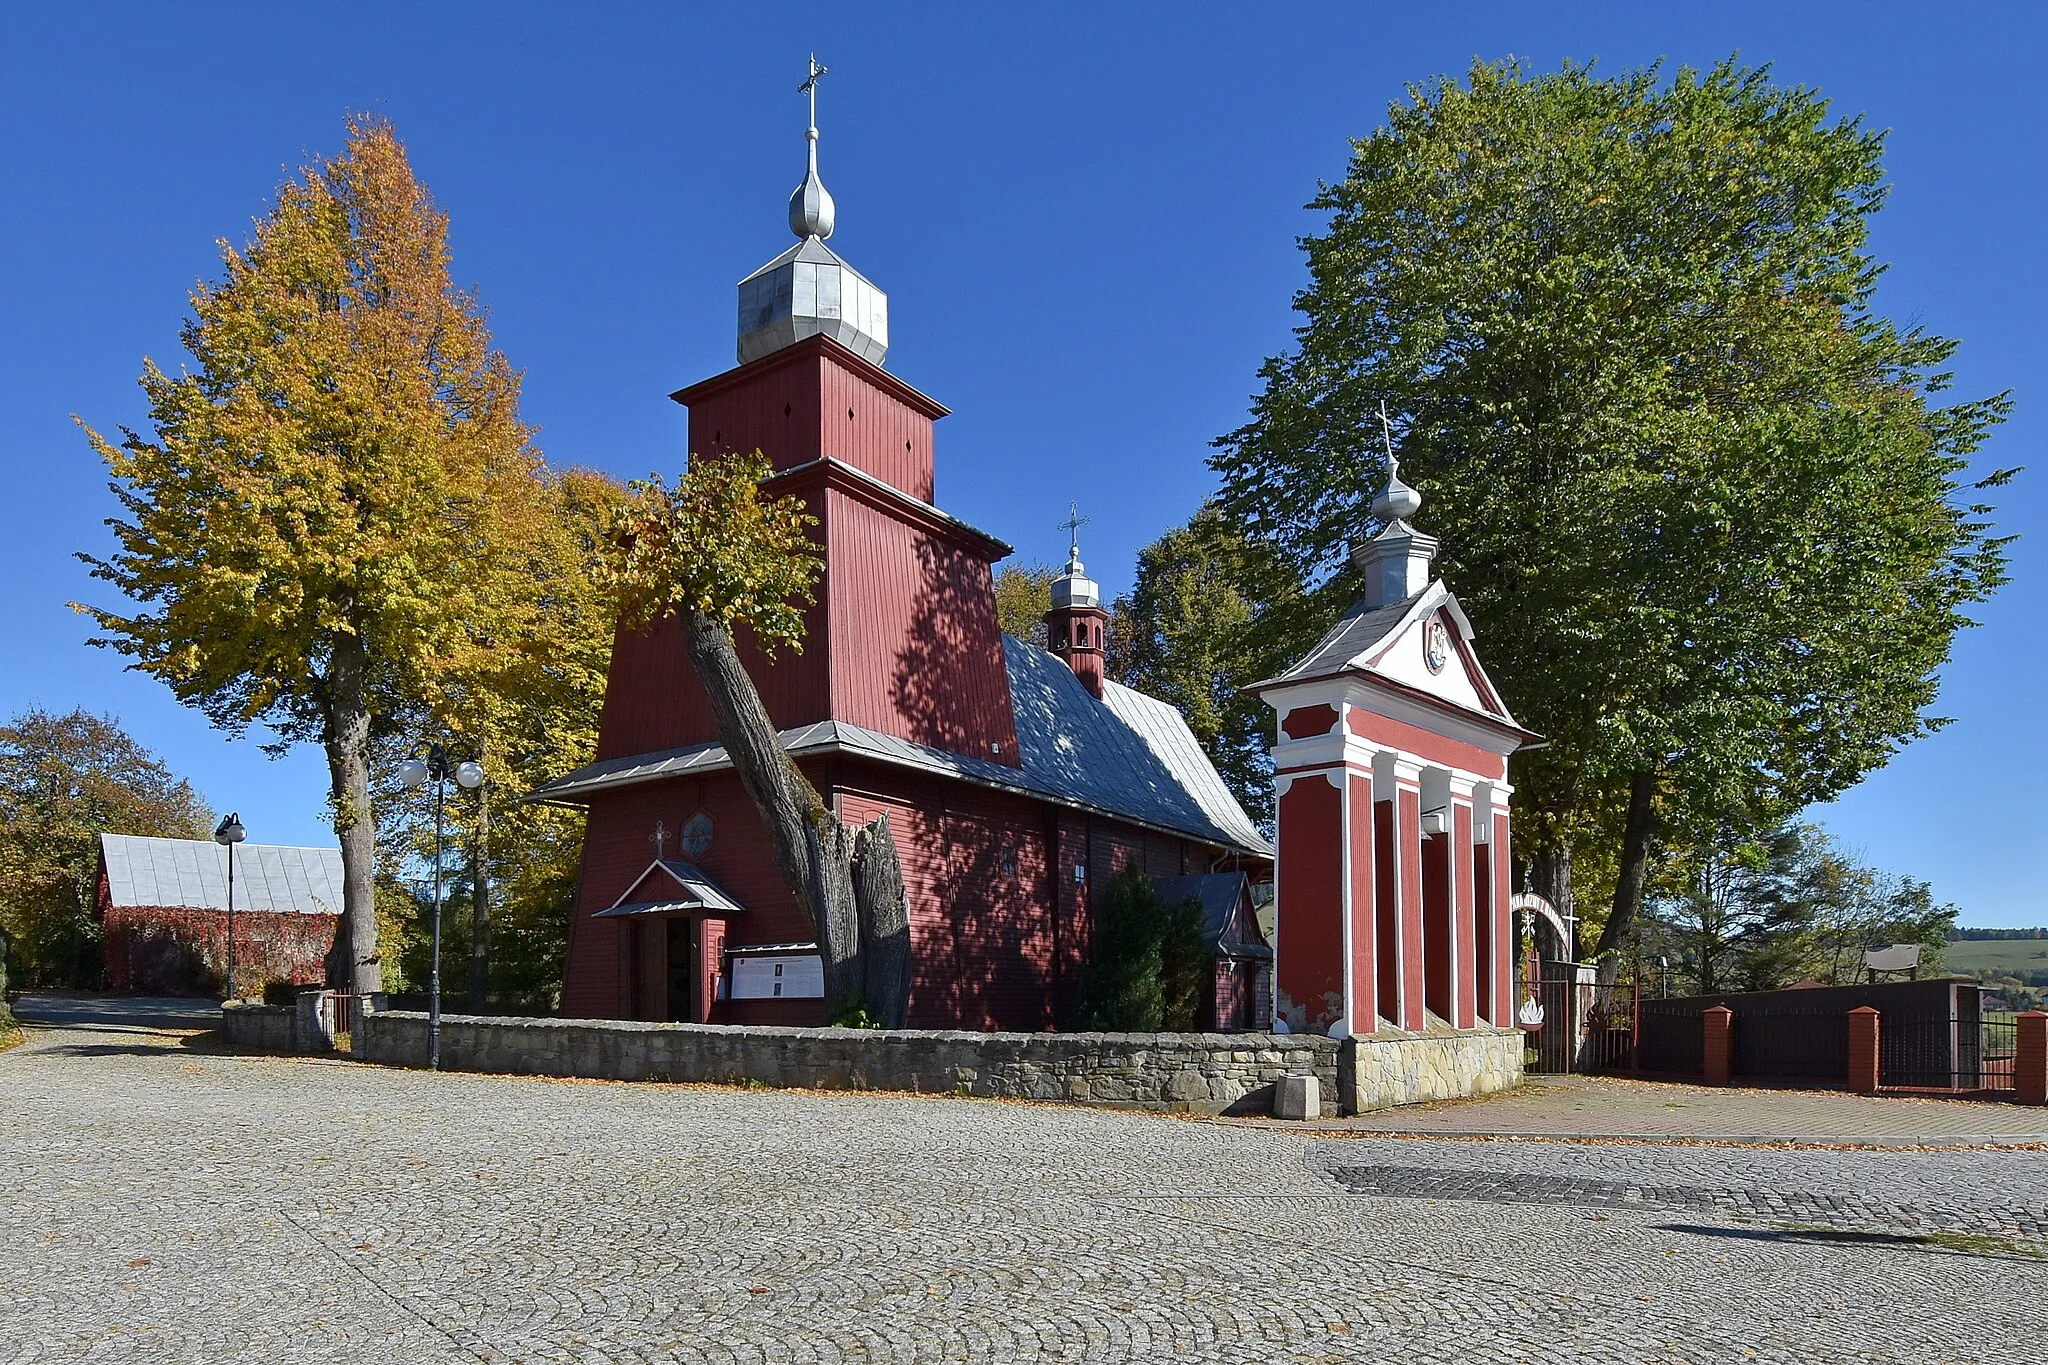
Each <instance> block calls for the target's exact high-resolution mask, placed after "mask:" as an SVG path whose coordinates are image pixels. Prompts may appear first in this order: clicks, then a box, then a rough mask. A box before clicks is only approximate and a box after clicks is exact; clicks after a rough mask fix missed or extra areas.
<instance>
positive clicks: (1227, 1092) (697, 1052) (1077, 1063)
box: [354, 1010, 1520, 1114]
mask: <svg viewBox="0 0 2048 1365" xmlns="http://www.w3.org/2000/svg"><path fill="white" fill-rule="evenodd" d="M1338 1048H1339V1044H1338V1043H1336V1042H1335V1041H1334V1040H1332V1039H1329V1038H1319V1037H1313V1036H1309V1035H1305V1034H1269V1033H1249V1034H1238V1033H957V1032H937V1031H924V1030H902V1031H888V1032H882V1031H874V1030H867V1029H829V1028H828V1029H810V1028H767V1027H754V1026H745V1027H741V1026H732V1025H719V1024H641V1023H632V1022H627V1021H623V1020H600V1019H507V1018H500V1017H485V1016H477V1015H460V1014H444V1015H442V1016H441V1066H442V1068H443V1069H444V1070H448V1071H487V1072H499V1073H509V1074H513V1075H537V1076H583V1077H595V1078H602V1079H607V1080H622V1081H648V1080H652V1081H708V1082H714V1083H723V1084H742V1085H744V1084H748V1083H758V1084H761V1085H770V1086H778V1087H801V1088H816V1089H824V1090H901V1091H914V1092H919V1093H924V1094H941V1095H947V1094H965V1095H983V1096H1000V1097H1004V1098H1009V1099H1023V1100H1067V1101H1072V1102H1075V1103H1080V1104H1091V1105H1101V1106H1106V1107H1112V1108H1120V1109H1159V1110H1171V1111H1179V1112H1188V1113H1199V1114H1223V1113H1229V1114H1270V1113H1272V1112H1273V1082H1274V1081H1275V1080H1276V1079H1277V1078H1278V1077H1280V1076H1283V1075H1286V1074H1288V1073H1289V1072H1308V1073H1313V1074H1314V1075H1315V1076H1316V1078H1317V1079H1318V1080H1319V1081H1320V1082H1321V1087H1320V1088H1321V1091H1322V1098H1323V1110H1324V1112H1325V1113H1326V1114H1335V1113H1336V1112H1337V1098H1338V1086H1337V1081H1338ZM354 1050H355V1055H356V1056H357V1057H360V1058H363V1059H365V1060H368V1061H373V1062H387V1063H396V1064H399V1065H404V1066H423V1065H425V1063H426V1059H427V1016H426V1015H424V1014H420V1013H415V1012H412V1011H406V1010H385V1011H381V1012H378V1013H374V1014H368V1015H365V1016H364V1017H363V1019H362V1022H361V1025H360V1027H359V1030H358V1032H357V1035H356V1037H355V1039H354ZM1516 1061H1517V1063H1518V1064H1519V1061H1520V1055H1519V1054H1517V1057H1516Z"/></svg>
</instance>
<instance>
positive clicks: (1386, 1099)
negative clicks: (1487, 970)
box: [1337, 1028, 1523, 1114]
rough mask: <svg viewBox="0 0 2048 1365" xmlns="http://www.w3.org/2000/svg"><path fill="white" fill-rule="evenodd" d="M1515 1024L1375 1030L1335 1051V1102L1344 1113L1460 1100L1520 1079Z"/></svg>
mask: <svg viewBox="0 0 2048 1365" xmlns="http://www.w3.org/2000/svg"><path fill="white" fill-rule="evenodd" d="M1522 1048H1523V1040H1522V1032H1521V1030H1520V1029H1493V1028H1483V1029H1461V1030H1459V1031H1458V1032H1455V1033H1451V1032H1444V1033H1417V1034H1386V1033H1379V1034H1374V1035H1372V1036H1371V1037H1368V1038H1351V1039H1347V1040H1345V1042H1344V1045H1343V1047H1342V1049H1341V1050H1340V1051H1339V1053H1338V1061H1337V1066H1338V1078H1337V1084H1338V1086H1339V1092H1338V1095H1337V1101H1338V1103H1339V1104H1341V1105H1342V1106H1343V1110H1344V1112H1345V1113H1347V1114H1357V1113H1362V1112H1364V1111H1365V1110H1368V1109H1388V1108H1392V1107H1393V1106H1394V1105H1397V1104H1423V1103H1426V1102H1428V1101H1430V1100H1451V1099H1459V1098H1462V1097H1464V1096H1467V1095H1487V1094H1491V1093H1492V1092H1494V1091H1496V1090H1509V1089H1512V1088H1514V1087H1515V1086H1518V1085H1520V1084H1521V1083H1522Z"/></svg>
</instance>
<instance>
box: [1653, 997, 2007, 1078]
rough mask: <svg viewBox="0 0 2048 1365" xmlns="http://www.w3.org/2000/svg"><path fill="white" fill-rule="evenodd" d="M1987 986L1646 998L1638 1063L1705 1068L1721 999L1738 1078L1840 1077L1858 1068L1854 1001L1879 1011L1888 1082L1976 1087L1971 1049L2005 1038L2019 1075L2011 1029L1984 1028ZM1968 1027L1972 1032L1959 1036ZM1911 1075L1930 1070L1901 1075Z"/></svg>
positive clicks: (1662, 1069) (1656, 1069)
mask: <svg viewBox="0 0 2048 1365" xmlns="http://www.w3.org/2000/svg"><path fill="white" fill-rule="evenodd" d="M1978 994H1979V992H1978V988H1977V985H1976V983H1975V982H1970V981H1961V980H1954V979H1944V980H1928V981H1899V982H1886V983H1882V984H1877V985H1871V984H1867V983H1865V984H1857V985H1850V986H1820V987H1802V988H1798V989H1790V990H1777V991H1750V992H1730V993H1727V994H1722V995H1692V996H1679V997H1676V998H1674V999H1669V1000H1655V999H1648V998H1646V999H1644V1001H1643V1002H1642V1009H1641V1021H1642V1022H1641V1026H1640V1027H1639V1029H1638V1030H1637V1032H1638V1037H1637V1040H1636V1054H1635V1063H1636V1068H1637V1070H1639V1071H1641V1072H1644V1073H1646V1074H1652V1075H1670V1076H1696V1075H1699V1074H1700V1073H1701V1071H1702V1070H1703V1069H1704V1062H1705V1058H1704V1055H1703V1036H1704V1034H1703V1026H1702V1022H1701V1018H1700V1016H1701V1015H1702V1014H1704V1013H1705V1012H1706V1011H1707V1010H1708V1009H1710V1008H1712V1007H1713V1006H1715V1005H1722V1006H1726V1007H1727V1009H1728V1010H1729V1012H1730V1013H1731V1014H1732V1015H1733V1020H1732V1023H1731V1025H1730V1030H1729V1053H1730V1055H1729V1059H1728V1060H1729V1072H1730V1075H1731V1077H1732V1078H1734V1079H1738V1080H1739V1079H1742V1078H1745V1077H1747V1078H1754V1079H1758V1080H1785V1081H1806V1082H1817V1083H1820V1084H1823V1085H1840V1084H1842V1083H1843V1082H1844V1081H1845V1080H1846V1079H1847V1077H1848V1074H1849V1011H1851V1010H1853V1009H1856V1008H1858V1007H1859V1006H1863V1005H1869V1006H1871V1007H1873V1008H1875V1009H1876V1010H1877V1011H1878V1012H1879V1016H1880V1018H1881V1020H1882V1023H1881V1026H1880V1029H1879V1038H1880V1040H1881V1041H1880V1049H1881V1052H1880V1058H1879V1062H1880V1069H1881V1074H1882V1075H1883V1076H1884V1080H1883V1083H1884V1084H1885V1085H1899V1086H1924V1087H1927V1088H1939V1089H1976V1088H1980V1087H1979V1086H1978V1085H1977V1084H1976V1083H1975V1082H1971V1083H1969V1084H1960V1085H1959V1084H1957V1083H1956V1082H1955V1080H1954V1078H1955V1077H1957V1076H1961V1075H1975V1074H1977V1070H1978V1069H1981V1068H1975V1066H1974V1064H1971V1065H1965V1064H1964V1062H1965V1059H1967V1058H1968V1057H1971V1056H1974V1055H1975V1054H1976V1053H1977V1052H1979V1051H1984V1050H1986V1048H1987V1047H1988V1048H1989V1049H1990V1050H1992V1051H1996V1050H1997V1047H1998V1046H2000V1045H2001V1044H2002V1046H2003V1048H2004V1051H2005V1053H2006V1054H2007V1056H2006V1060H2005V1061H2004V1063H2003V1066H2004V1075H2005V1076H2006V1077H2008V1079H2007V1081H2006V1082H2005V1083H2006V1084H2007V1085H2008V1086H2009V1085H2010V1084H2011V1081H2010V1079H2009V1078H2010V1076H2011V1074H2012V1063H2011V1061H2010V1053H2011V1050H2012V1029H2011V1026H2010V1025H2006V1026H2004V1032H2003V1035H2002V1037H2000V1038H1996V1039H1991V1040H1990V1041H1989V1043H1988V1044H1987V1043H1984V1042H1982V1041H1981V1040H1980V1039H1979V1030H1978ZM1965 1034H1967V1035H1969V1039H1970V1041H1967V1042H1965V1041H1959V1040H1962V1039H1963V1036H1964V1035H1965ZM1893 1075H1897V1076H1901V1077H1903V1076H1906V1075H1912V1076H1915V1077H1926V1078H1930V1079H1918V1080H1911V1081H1908V1080H1903V1079H1901V1080H1893V1079H1891V1076H1893Z"/></svg>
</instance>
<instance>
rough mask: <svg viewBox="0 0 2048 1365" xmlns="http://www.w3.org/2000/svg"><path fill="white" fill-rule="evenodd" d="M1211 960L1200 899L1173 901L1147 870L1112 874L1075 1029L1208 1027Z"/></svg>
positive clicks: (1139, 1030)
mask: <svg viewBox="0 0 2048 1365" xmlns="http://www.w3.org/2000/svg"><path fill="white" fill-rule="evenodd" d="M1211 966H1212V962H1211V955H1210V952H1209V945H1208V943H1207V942H1206V940H1205V936H1204V935H1203V932H1202V907H1201V903H1200V902H1198V901H1194V900H1188V901H1183V902H1181V903H1180V904H1178V905H1168V904H1167V903H1166V901H1165V900H1164V899H1163V898H1162V897H1161V896H1160V894H1159V889H1158V888H1157V887H1156V886H1154V885H1153V884H1152V879H1151V878H1150V877H1148V876H1146V875H1145V873H1144V871H1143V870H1142V869H1141V868H1138V867H1136V866H1131V867H1126V868H1125V869H1124V870H1123V871H1121V872H1119V873H1117V874H1116V876H1115V877H1113V878H1111V879H1110V883H1109V886H1108V888H1107V889H1106V890H1105V891H1104V892H1103V895H1102V908H1101V911H1100V913H1099V914H1098V915H1097V917H1096V924H1095V946H1094V951H1093V953H1091V954H1090V956H1089V960H1088V967H1087V970H1086V971H1085V972H1083V974H1082V978H1081V990H1080V996H1079V999H1078V1000H1077V1001H1076V1004H1075V1008H1074V1018H1073V1026H1074V1027H1075V1028H1079V1029H1092V1030H1102V1031H1105V1032H1111V1033H1156V1032H1158V1031H1160V1030H1161V1029H1168V1030H1172V1031H1175V1032H1191V1031H1193V1030H1194V1029H1196V1028H1198V1027H1200V1026H1201V1022H1202V1018H1203V1015H1204V1014H1206V1012H1207V1010H1206V1006H1207V1002H1208V990H1207V987H1208V982H1209V973H1210V970H1211Z"/></svg>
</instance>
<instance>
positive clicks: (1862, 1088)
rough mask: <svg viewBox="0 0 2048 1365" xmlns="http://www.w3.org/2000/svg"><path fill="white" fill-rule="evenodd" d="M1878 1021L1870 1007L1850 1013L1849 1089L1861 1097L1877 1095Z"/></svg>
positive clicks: (1874, 1011) (1858, 1007)
mask: <svg viewBox="0 0 2048 1365" xmlns="http://www.w3.org/2000/svg"><path fill="white" fill-rule="evenodd" d="M1877 1019H1878V1015H1877V1011H1876V1010H1874V1009H1872V1008H1871V1007H1870V1006H1868V1005H1858V1006H1857V1007H1856V1008H1855V1009H1853V1010H1850V1011H1849V1088H1850V1089H1851V1090H1853V1091H1855V1092H1856V1093H1857V1094H1859V1095H1875V1094H1876V1093H1877Z"/></svg>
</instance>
